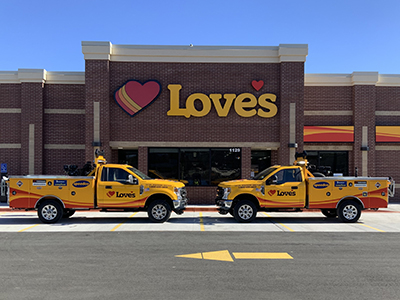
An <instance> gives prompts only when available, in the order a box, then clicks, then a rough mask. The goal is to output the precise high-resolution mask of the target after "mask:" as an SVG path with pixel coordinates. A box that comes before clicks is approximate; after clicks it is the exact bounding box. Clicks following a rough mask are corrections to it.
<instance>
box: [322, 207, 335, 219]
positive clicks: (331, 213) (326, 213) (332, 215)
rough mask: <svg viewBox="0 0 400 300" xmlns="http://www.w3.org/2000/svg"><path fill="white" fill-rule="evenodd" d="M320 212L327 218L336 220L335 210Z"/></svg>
mask: <svg viewBox="0 0 400 300" xmlns="http://www.w3.org/2000/svg"><path fill="white" fill-rule="evenodd" d="M321 212H322V214H323V215H324V216H325V217H327V218H336V217H337V210H336V209H321Z"/></svg>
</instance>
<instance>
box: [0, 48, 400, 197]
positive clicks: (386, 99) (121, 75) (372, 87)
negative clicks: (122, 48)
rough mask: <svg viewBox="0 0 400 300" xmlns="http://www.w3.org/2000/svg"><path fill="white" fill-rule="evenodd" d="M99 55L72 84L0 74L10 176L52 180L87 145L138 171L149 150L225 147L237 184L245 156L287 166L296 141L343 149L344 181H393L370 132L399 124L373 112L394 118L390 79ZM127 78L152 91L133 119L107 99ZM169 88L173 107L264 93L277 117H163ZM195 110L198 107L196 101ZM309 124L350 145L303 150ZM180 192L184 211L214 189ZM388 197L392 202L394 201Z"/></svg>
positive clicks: (3, 153)
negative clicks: (175, 98) (151, 85)
mask: <svg viewBox="0 0 400 300" xmlns="http://www.w3.org/2000/svg"><path fill="white" fill-rule="evenodd" d="M149 51H150V50H149ZM279 51H280V50H279ZM109 57H110V56H108V58H107V56H106V59H105V58H104V57H103V56H101V57H99V58H98V59H94V58H93V57H91V58H90V59H86V62H85V72H84V80H82V82H77V83H74V82H72V83H71V82H68V83H63V82H61V83H60V82H58V83H54V82H48V81H46V79H45V78H41V77H40V78H39V79H38V77H37V76H36V75H34V76H33V77H34V78H33V79H32V80H31V79H23V80H21V79H18V78H19V77H20V75H19V74H18V78H17V79H15V80H14V81H16V82H12V83H8V82H7V81H4V80H3V81H2V80H1V78H2V77H1V73H0V111H1V110H3V111H4V112H1V113H0V117H1V120H2V130H1V134H0V162H1V163H7V164H8V170H9V173H10V174H29V173H35V174H62V173H63V169H62V167H63V165H64V164H77V165H79V166H82V165H83V164H84V163H85V162H86V161H91V160H93V153H94V150H95V149H96V148H101V149H103V150H104V151H105V155H106V157H107V158H108V159H109V161H110V162H117V160H118V149H122V148H123V149H137V150H138V168H139V169H140V170H141V171H143V172H145V173H146V172H147V170H148V150H149V148H151V147H187V145H197V146H196V147H198V145H204V147H221V146H219V145H229V147H238V148H241V157H242V158H241V164H242V165H241V171H242V177H244V178H249V177H250V172H251V151H252V149H267V150H271V163H272V164H290V163H292V157H291V153H292V152H291V149H293V148H291V147H293V144H294V143H296V144H297V149H296V150H297V151H303V150H304V149H306V150H310V149H311V150H312V149H314V148H315V149H318V150H321V149H322V150H323V149H330V150H333V151H335V150H341V149H346V151H348V153H349V157H348V164H349V174H350V175H353V174H354V169H355V168H356V167H357V168H358V172H359V175H360V174H362V172H363V168H367V170H366V171H367V172H368V175H369V176H392V177H394V179H395V180H397V181H399V182H400V168H399V166H400V155H399V154H400V144H398V143H390V144H389V143H385V144H383V143H376V142H375V126H382V125H384V126H400V113H399V114H396V113H395V114H389V113H383V114H379V113H376V111H384V112H387V111H392V112H393V111H394V112H400V82H399V84H397V83H396V84H394V85H388V86H385V85H379V84H376V83H375V84H374V83H367V84H365V83H362V84H357V82H353V83H352V84H348V83H344V84H342V85H341V84H335V85H331V84H329V83H328V84H326V85H324V84H316V85H313V84H308V82H309V80H305V74H304V61H301V59H300V61H299V60H296V59H292V58H290V59H287V60H286V61H285V60H282V61H273V62H266V63H256V62H224V61H221V62H219V61H216V62H197V61H192V62H190V61H189V62H188V61H185V60H184V59H182V62H179V61H178V62H176V61H174V62H168V61H140V60H138V61H128V60H126V59H110V58H109ZM242 59H243V60H244V59H247V58H242ZM125 60H126V61H125ZM26 72H29V70H28V71H26ZM13 76H14V75H13ZM14 77H15V76H14ZM14 77H13V78H14ZM129 80H137V81H140V82H142V83H144V82H146V81H149V80H156V81H157V82H159V83H160V85H161V93H160V95H159V97H158V98H157V99H156V100H155V101H154V102H153V103H152V104H151V105H150V106H148V107H147V108H146V109H143V110H142V111H140V113H138V114H137V115H135V116H133V117H131V116H129V115H128V114H127V113H126V112H124V111H123V110H122V109H121V107H120V106H119V105H118V104H117V103H116V102H115V100H114V93H115V91H116V90H117V89H118V88H120V87H121V86H122V85H124V84H125V83H126V82H127V81H129ZM253 80H256V81H259V80H263V82H264V85H263V86H262V88H261V89H260V90H258V91H257V90H256V89H255V88H254V87H253V86H252V81H253ZM170 84H179V85H181V86H182V89H181V90H180V98H179V99H180V100H179V105H180V108H184V107H186V99H187V98H188V97H189V96H190V95H192V94H194V93H202V94H205V95H207V96H209V95H210V94H222V95H223V94H235V95H239V94H243V93H249V94H252V95H254V96H255V97H256V98H257V99H258V98H259V97H260V95H262V94H265V93H271V94H274V95H276V97H277V100H276V105H277V107H278V113H277V114H276V115H275V116H274V117H271V118H262V117H259V116H257V115H256V116H253V117H250V118H245V117H241V116H239V115H238V114H237V113H236V112H235V110H234V107H233V106H232V107H231V109H230V111H229V114H228V116H227V117H220V116H218V114H217V111H216V109H215V108H214V106H212V107H211V110H210V112H209V113H208V114H207V115H206V116H204V117H193V116H192V117H190V118H186V117H184V116H168V115H167V112H168V110H169V109H170V97H171V95H170V90H169V89H168V85H170ZM291 107H292V109H293V107H295V115H291V113H290V112H291ZM196 108H197V109H198V110H201V109H202V106H201V104H200V106H199V103H198V102H197V103H196ZM255 108H256V109H257V108H259V105H257V106H256V107H255ZM324 112H333V113H332V115H329V114H327V113H324ZM291 120H295V123H294V124H293V122H292V123H291ZM317 125H320V126H354V142H353V143H304V142H303V127H304V126H317ZM293 126H294V127H293ZM291 128H292V129H293V128H294V136H293V133H292V137H291ZM363 132H364V140H363ZM365 133H366V134H367V137H366V140H365ZM290 144H291V145H292V146H290ZM259 145H263V146H259ZM365 146H368V148H365ZM362 147H364V148H363V150H362ZM366 154H367V156H366ZM366 157H367V160H368V163H367V164H366V163H365V158H366ZM363 158H364V160H363ZM188 194H189V197H190V199H191V200H192V202H191V204H212V203H213V199H214V196H215V187H213V186H211V187H188ZM397 194H398V195H397V197H396V198H395V199H394V200H397V201H399V200H400V197H399V191H398V193H397Z"/></svg>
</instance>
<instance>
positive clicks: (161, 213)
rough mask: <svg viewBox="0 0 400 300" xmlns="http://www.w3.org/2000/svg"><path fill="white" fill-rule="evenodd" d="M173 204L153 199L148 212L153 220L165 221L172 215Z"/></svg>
mask: <svg viewBox="0 0 400 300" xmlns="http://www.w3.org/2000/svg"><path fill="white" fill-rule="evenodd" d="M171 211H172V210H171V206H169V204H168V203H167V202H166V201H164V200H156V201H153V202H152V203H151V204H150V205H149V207H148V209H147V214H148V216H149V219H150V220H152V221H153V222H157V223H164V222H166V221H168V219H169V217H170V216H171Z"/></svg>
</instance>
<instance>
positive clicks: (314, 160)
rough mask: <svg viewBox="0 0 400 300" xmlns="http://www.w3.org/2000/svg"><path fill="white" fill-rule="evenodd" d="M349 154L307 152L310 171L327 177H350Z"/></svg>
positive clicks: (345, 152) (343, 152)
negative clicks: (334, 175)
mask: <svg viewBox="0 0 400 300" xmlns="http://www.w3.org/2000/svg"><path fill="white" fill-rule="evenodd" d="M348 157H349V154H348V152H347V151H307V160H308V162H309V166H310V171H311V172H312V173H315V172H318V173H322V174H324V175H325V176H333V174H342V175H343V176H348V169H349V158H348Z"/></svg>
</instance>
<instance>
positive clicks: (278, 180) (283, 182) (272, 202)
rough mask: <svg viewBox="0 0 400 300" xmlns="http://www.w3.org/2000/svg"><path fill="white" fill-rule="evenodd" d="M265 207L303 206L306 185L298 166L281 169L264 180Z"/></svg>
mask: <svg viewBox="0 0 400 300" xmlns="http://www.w3.org/2000/svg"><path fill="white" fill-rule="evenodd" d="M265 197H266V200H267V201H265V202H264V203H265V205H263V206H265V207H281V208H284V207H288V208H289V207H304V206H305V199H306V186H305V182H304V179H303V176H302V172H301V169H300V168H296V167H294V168H290V169H283V170H280V171H278V172H276V173H275V174H273V175H271V176H270V177H269V178H268V179H267V180H266V182H265Z"/></svg>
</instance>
